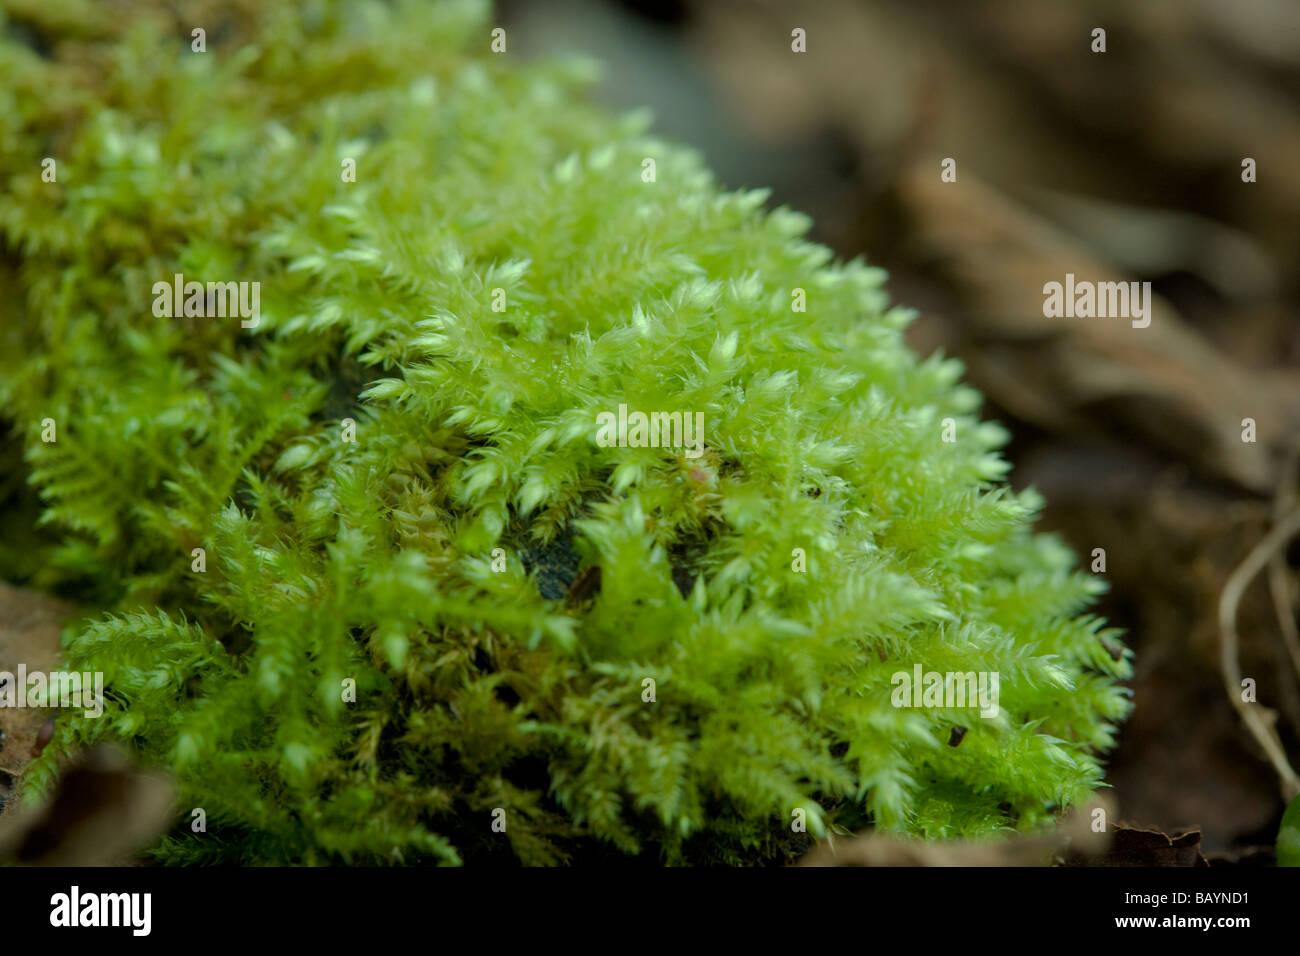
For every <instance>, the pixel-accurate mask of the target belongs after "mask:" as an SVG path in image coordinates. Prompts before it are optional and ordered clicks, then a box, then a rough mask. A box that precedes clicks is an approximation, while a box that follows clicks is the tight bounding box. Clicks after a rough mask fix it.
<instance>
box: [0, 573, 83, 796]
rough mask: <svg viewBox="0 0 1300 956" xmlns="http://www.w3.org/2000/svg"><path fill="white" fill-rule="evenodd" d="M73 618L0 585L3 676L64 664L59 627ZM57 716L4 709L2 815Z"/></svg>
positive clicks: (42, 599)
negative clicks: (22, 668)
mask: <svg viewBox="0 0 1300 956" xmlns="http://www.w3.org/2000/svg"><path fill="white" fill-rule="evenodd" d="M71 613H72V609H71V608H70V607H69V606H68V605H66V604H63V603H62V602H60V601H56V600H54V599H53V598H50V597H46V596H45V595H43V594H36V593H33V592H30V591H21V590H19V589H18V588H14V587H10V586H9V585H8V584H5V583H3V582H0V672H7V673H9V674H16V672H17V670H18V665H19V664H25V665H26V666H27V669H28V670H29V671H35V670H40V671H47V670H52V669H54V668H56V667H57V663H58V660H59V628H60V626H61V625H62V623H63V621H64V620H65V619H66V618H67V617H68V616H69V615H70V614H71ZM52 713H53V711H50V710H46V709H38V708H17V707H0V815H3V814H4V813H5V812H6V809H7V808H8V807H9V805H10V804H11V803H12V802H14V801H13V800H12V793H13V791H14V790H16V789H17V788H16V783H17V780H18V778H19V777H21V776H22V772H23V768H24V767H26V766H27V764H28V762H29V761H31V759H32V757H34V756H35V755H36V753H37V751H38V749H39V747H38V739H39V738H40V734H41V728H42V727H43V726H44V724H45V722H46V721H47V720H48V719H49V718H50V715H51V714H52Z"/></svg>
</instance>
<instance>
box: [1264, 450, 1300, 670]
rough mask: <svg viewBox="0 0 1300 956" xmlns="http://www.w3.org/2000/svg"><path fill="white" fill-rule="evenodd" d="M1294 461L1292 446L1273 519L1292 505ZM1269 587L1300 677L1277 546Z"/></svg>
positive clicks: (1299, 633)
mask: <svg viewBox="0 0 1300 956" xmlns="http://www.w3.org/2000/svg"><path fill="white" fill-rule="evenodd" d="M1297 461H1300V454H1298V453H1297V450H1296V449H1294V448H1293V449H1291V453H1290V454H1289V455H1287V458H1286V462H1285V464H1283V466H1282V482H1281V484H1280V485H1279V486H1278V492H1277V499H1276V501H1275V503H1274V510H1273V519H1274V520H1275V521H1280V520H1281V519H1282V516H1283V515H1285V514H1286V513H1287V512H1288V511H1290V510H1291V509H1292V508H1294V507H1295V487H1296V465H1297ZM1268 589H1269V593H1270V594H1271V595H1272V597H1273V609H1274V610H1275V611H1277V622H1278V625H1279V626H1280V627H1281V628H1282V640H1283V641H1284V642H1285V643H1286V649H1287V653H1288V654H1290V655H1291V664H1292V666H1293V667H1294V668H1295V672H1296V677H1297V678H1300V630H1298V629H1297V628H1296V622H1295V598H1294V596H1293V595H1292V593H1291V579H1290V578H1289V577H1288V574H1287V567H1286V560H1285V558H1284V556H1283V554H1282V549H1280V548H1279V549H1278V550H1277V551H1275V552H1273V557H1272V559H1271V560H1270V561H1269V563H1268Z"/></svg>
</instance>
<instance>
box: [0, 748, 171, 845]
mask: <svg viewBox="0 0 1300 956" xmlns="http://www.w3.org/2000/svg"><path fill="white" fill-rule="evenodd" d="M174 804H175V796H174V791H173V788H172V785H171V783H170V782H169V781H168V780H167V779H166V778H165V777H163V776H161V775H159V774H151V773H143V772H141V771H139V770H136V769H133V768H132V767H131V766H130V764H129V763H128V762H127V759H126V758H125V757H124V756H123V755H122V754H121V752H120V751H118V750H116V749H113V748H110V747H96V748H95V749H94V750H91V751H89V752H87V753H85V754H82V755H81V756H80V757H78V758H77V759H76V760H75V761H74V762H73V763H72V764H71V765H70V766H68V767H67V769H65V770H64V772H63V774H62V775H61V776H60V778H59V782H58V784H57V785H56V786H55V790H54V793H53V794H52V795H51V797H50V798H49V799H48V800H47V801H46V802H45V803H44V804H43V805H42V806H39V807H36V806H29V805H24V806H22V807H19V808H18V810H17V811H16V812H14V813H10V814H6V815H5V817H4V818H3V819H0V864H4V863H18V864H23V865H30V866H121V865H123V864H125V863H128V862H129V861H130V860H131V858H132V856H133V854H135V853H136V852H137V851H138V850H139V849H140V848H141V847H143V846H147V845H148V844H150V843H152V842H153V841H155V840H156V839H158V837H160V836H161V835H162V834H163V833H164V832H166V830H167V828H168V827H169V826H170V825H171V823H172V821H173V819H174V818H175V812H176V811H175V805H174Z"/></svg>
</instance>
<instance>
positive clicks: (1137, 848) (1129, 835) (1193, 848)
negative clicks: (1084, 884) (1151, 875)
mask: <svg viewBox="0 0 1300 956" xmlns="http://www.w3.org/2000/svg"><path fill="white" fill-rule="evenodd" d="M1101 862H1102V864H1103V865H1105V866H1197V867H1205V866H1209V865H1210V864H1209V863H1208V862H1207V861H1206V859H1205V857H1204V856H1203V855H1202V854H1201V831H1200V830H1199V829H1198V828H1196V827H1192V828H1190V829H1187V830H1179V831H1177V832H1175V833H1173V834H1167V833H1162V832H1161V831H1160V830H1157V829H1155V828H1154V827H1136V826H1130V825H1128V824H1125V823H1121V824H1119V825H1118V826H1117V827H1116V828H1115V840H1114V843H1113V845H1112V846H1111V850H1110V852H1109V853H1107V854H1106V857H1105V859H1104V860H1102V861H1101Z"/></svg>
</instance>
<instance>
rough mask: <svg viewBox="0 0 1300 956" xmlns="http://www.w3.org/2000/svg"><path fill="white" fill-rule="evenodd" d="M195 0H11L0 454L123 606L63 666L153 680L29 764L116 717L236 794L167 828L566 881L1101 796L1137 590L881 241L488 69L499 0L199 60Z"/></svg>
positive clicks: (54, 557) (401, 15) (1, 224)
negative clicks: (1018, 446) (1019, 451)
mask: <svg viewBox="0 0 1300 956" xmlns="http://www.w3.org/2000/svg"><path fill="white" fill-rule="evenodd" d="M171 8H172V5H171V4H164V3H158V4H156V5H149V4H142V5H139V8H138V10H137V12H136V13H135V14H134V15H133V16H131V17H121V16H119V15H118V14H117V13H115V12H112V11H110V10H109V9H108V8H104V9H100V8H99V7H98V6H87V5H85V4H80V3H74V2H70V0H43V2H42V3H41V4H39V5H37V4H32V5H26V4H13V5H12V6H11V9H10V21H9V23H8V24H7V25H5V26H4V28H3V40H2V41H0V72H3V73H5V74H6V75H7V76H10V77H12V82H9V83H7V84H6V86H5V89H4V91H3V92H2V93H0V134H2V135H3V139H4V141H5V142H6V143H7V144H9V146H8V147H7V148H6V150H5V152H4V154H3V156H2V157H0V182H2V183H3V187H2V188H3V190H4V199H3V202H0V244H2V258H0V286H3V287H5V288H8V289H12V290H16V293H15V294H14V295H12V296H7V297H5V298H4V300H3V301H0V309H3V310H4V313H3V323H2V326H0V328H2V331H0V337H2V338H0V344H2V345H3V347H2V348H0V414H2V415H3V416H4V418H5V419H7V420H8V422H9V424H10V426H11V428H12V431H13V433H14V434H15V435H16V436H20V437H21V439H22V441H23V442H24V455H23V459H22V461H21V462H20V461H19V459H18V456H17V455H13V454H9V453H6V454H4V455H0V468H3V469H4V473H3V474H0V488H4V489H6V494H10V495H11V496H13V497H14V498H16V499H17V498H21V497H22V496H21V495H20V494H19V491H14V490H12V489H15V488H18V487H19V483H18V482H16V481H15V476H16V474H17V472H16V469H21V470H22V475H23V476H24V477H25V479H26V480H27V481H28V482H30V484H31V485H32V486H33V487H34V488H35V489H36V490H37V491H38V492H39V494H40V504H39V508H36V507H33V506H31V504H30V503H29V504H28V505H27V506H26V507H23V508H19V507H17V506H15V508H14V509H13V515H19V516H26V517H25V519H24V521H21V522H17V523H18V524H20V525H23V527H22V528H20V529H16V530H15V532H14V533H15V535H16V536H17V535H21V539H22V540H23V542H24V543H23V546H22V547H21V549H20V548H17V547H11V548H5V549H3V550H0V570H3V573H4V574H5V575H7V576H9V577H11V578H15V579H22V580H26V581H29V582H31V583H35V584H37V585H39V586H41V587H44V588H47V589H51V590H64V591H72V592H75V593H78V594H79V595H80V596H81V598H82V600H83V601H85V602H88V603H91V604H94V605H97V606H98V607H97V610H96V611H95V613H94V614H93V615H92V616H91V617H90V618H89V619H88V620H87V621H85V622H84V623H82V624H80V625H78V626H77V627H75V628H74V629H72V631H71V632H70V634H69V635H68V638H67V642H66V652H67V657H68V659H69V661H70V664H71V666H75V667H76V668H77V669H79V670H98V671H103V672H104V674H105V678H106V684H107V686H108V696H109V701H108V704H107V710H106V713H105V716H104V717H103V718H101V719H99V720H90V719H74V718H73V717H71V716H68V717H65V718H63V719H61V720H60V723H59V731H58V735H57V737H56V741H55V745H53V746H51V747H50V748H47V750H46V752H45V754H44V755H43V757H42V758H41V759H40V760H39V761H38V762H37V764H35V765H34V767H33V770H32V772H31V773H30V774H29V775H28V784H29V785H30V786H33V787H35V788H36V789H40V788H41V787H42V786H45V785H47V784H48V781H49V779H50V776H51V775H52V774H53V772H54V770H55V765H56V760H57V757H58V754H59V753H62V752H66V751H67V750H69V749H70V748H73V747H75V746H78V745H80V744H83V743H85V742H88V741H93V740H97V739H101V738H113V739H116V740H120V741H124V742H126V743H128V744H129V745H130V746H131V747H132V749H133V750H134V751H135V752H136V754H137V755H138V757H139V758H140V759H142V760H144V761H147V762H149V763H153V764H158V765H163V766H166V767H168V768H170V769H171V770H172V771H173V772H174V773H175V775H176V776H177V779H178V781H179V785H180V787H181V788H182V794H183V801H184V804H183V805H184V806H185V807H202V808H203V809H204V810H205V811H206V813H207V818H208V831H207V833H204V834H195V833H193V832H191V830H190V827H189V816H188V814H187V815H186V817H185V819H184V820H183V821H182V822H181V823H180V824H179V825H178V828H177V830H176V831H175V832H174V834H173V835H172V836H171V837H169V838H168V839H167V840H166V841H165V842H164V843H163V844H161V845H160V846H158V847H156V848H155V850H154V853H155V855H156V856H157V858H158V859H160V860H162V861H165V862H176V863H181V862H185V863H189V862H203V861H214V860H226V861H240V862H259V863H260V862H285V861H292V862H308V863H323V862H338V861H353V862H375V861H389V862H407V863H410V862H420V861H438V862H446V863H454V862H458V861H463V860H469V861H474V860H480V859H481V860H495V859H506V858H509V859H516V860H519V861H522V862H524V863H529V864H549V863H558V862H564V861H575V860H576V861H582V860H608V859H611V858H623V857H637V858H639V859H642V860H646V861H652V862H654V861H667V862H706V861H707V862H728V863H761V862H771V861H779V860H784V859H788V858H790V856H791V855H793V854H795V853H797V852H799V851H800V850H801V849H802V848H803V847H804V846H806V841H807V840H808V839H809V838H810V837H811V836H816V835H819V834H821V833H824V832H826V831H827V830H828V829H830V828H832V827H836V828H856V827H861V826H865V825H874V826H876V827H878V828H881V829H886V830H894V831H904V832H910V833H915V834H919V835H922V836H927V837H948V836H955V835H978V834H986V833H990V832H993V831H996V830H999V829H1003V828H1008V827H1020V828H1028V827H1034V826H1037V825H1040V824H1042V823H1044V822H1045V821H1047V820H1049V819H1050V818H1051V816H1052V814H1053V812H1055V811H1056V810H1059V809H1060V808H1063V807H1067V806H1069V805H1071V804H1076V803H1078V802H1079V801H1081V800H1082V799H1084V798H1085V797H1086V796H1087V795H1088V794H1089V793H1090V792H1091V791H1092V790H1094V789H1095V788H1096V787H1098V786H1099V785H1101V782H1102V769H1101V765H1100V763H1099V757H1098V754H1099V753H1101V752H1103V751H1104V750H1105V749H1106V748H1107V747H1108V746H1110V744H1111V742H1112V735H1113V733H1114V725H1115V723H1116V721H1118V720H1119V719H1120V718H1122V717H1123V715H1124V714H1125V712H1126V709H1127V706H1128V704H1127V699H1126V697H1125V695H1124V692H1123V690H1122V688H1121V687H1120V686H1119V685H1118V683H1117V680H1118V679H1120V678H1122V677H1124V676H1125V675H1126V674H1127V668H1128V663H1127V658H1126V656H1121V657H1120V659H1118V660H1116V659H1115V658H1113V657H1112V655H1111V654H1109V653H1108V652H1107V650H1106V647H1105V646H1104V645H1103V641H1102V640H1101V638H1103V637H1104V638H1106V639H1108V640H1109V639H1111V635H1110V634H1109V632H1108V631H1107V630H1106V629H1105V628H1104V626H1103V624H1102V622H1101V621H1099V620H1098V619H1096V618H1095V617H1092V616H1088V615H1087V614H1086V613H1085V609H1086V607H1087V606H1088V604H1089V603H1090V601H1091V600H1092V599H1093V597H1094V596H1095V595H1096V594H1097V593H1098V591H1099V590H1100V585H1099V584H1098V583H1097V582H1096V580H1095V579H1093V578H1091V577H1088V576H1085V575H1082V574H1080V573H1078V572H1076V571H1075V570H1073V567H1074V561H1073V557H1072V556H1071V554H1070V553H1069V551H1068V550H1067V549H1066V548H1065V547H1064V546H1063V545H1062V544H1060V543H1059V542H1058V541H1056V540H1054V539H1052V538H1049V537H1043V536H1038V535H1035V534H1034V533H1033V532H1032V530H1031V525H1032V521H1033V518H1034V515H1035V512H1036V510H1037V509H1038V507H1039V504H1040V503H1039V501H1038V499H1037V498H1036V496H1035V495H1034V494H1032V493H1028V492H1027V493H1019V494H1017V493H1014V492H1012V491H1011V490H1010V489H1009V488H1008V487H1007V486H1006V485H1005V483H1004V475H1005V472H1006V464H1005V462H1004V461H1003V460H1002V459H1001V457H1000V456H999V454H998V448H999V446H1000V445H1001V444H1002V443H1003V441H1004V439H1005V436H1004V433H1003V432H1002V430H1001V429H999V428H997V427H996V426H993V425H990V424H986V423H985V424H981V423H980V421H979V419H978V409H979V396H978V395H977V394H976V393H975V392H974V391H973V390H971V389H970V388H968V387H965V386H963V385H961V384H960V381H959V379H960V368H959V366H958V365H957V364H956V363H955V362H953V361H950V360H946V359H943V358H942V357H934V358H930V359H925V360H922V359H919V358H918V357H916V356H915V355H913V354H912V353H911V352H909V351H908V349H907V347H906V346H905V344H904V342H903V339H902V332H903V329H904V328H905V326H906V324H907V322H908V320H909V318H910V315H909V313H908V312H907V311H905V310H902V309H898V308H893V307H891V306H890V304H889V301H888V297H887V295H886V293H885V292H884V291H883V282H884V275H883V274H882V273H881V272H880V271H879V270H877V269H874V268H871V267H869V266H867V265H865V264H863V263H861V262H853V263H847V264H840V263H834V262H832V257H831V255H830V254H829V252H828V251H827V250H825V249H823V248H821V247H819V246H817V245H814V244H811V243H809V242H807V241H806V240H805V239H804V238H803V236H804V234H805V232H806V229H807V225H808V223H807V220H806V219H805V218H804V217H803V216H801V215H799V214H797V213H794V212H792V211H789V210H786V209H778V210H775V211H770V212H768V211H764V210H763V204H764V201H765V198H766V197H765V196H764V195H763V194H762V193H728V192H725V191H722V190H720V189H719V187H718V186H717V185H716V184H715V183H714V182H713V181H712V179H711V177H710V175H709V173H708V172H707V170H706V169H705V168H704V167H703V166H702V164H701V162H700V160H699V159H698V158H697V157H696V156H695V155H694V154H692V153H691V152H689V151H687V150H684V149H681V148H679V147H676V146H671V145H668V144H665V143H662V142H659V141H657V140H655V139H654V138H652V137H650V136H649V135H648V134H647V133H646V132H645V124H644V120H643V119H641V118H638V117H630V118H623V119H615V118H610V117H608V116H606V115H604V114H603V113H601V112H600V111H598V110H596V109H594V108H592V107H589V106H588V105H587V104H586V102H585V99H584V96H583V93H582V88H583V86H584V85H585V83H586V70H585V68H583V67H581V66H579V65H576V64H574V63H571V62H567V61H566V62H553V63H538V64H529V65H521V64H520V63H519V62H518V61H517V59H516V58H515V57H513V56H512V55H509V54H507V55H493V54H492V53H490V52H489V31H490V29H491V27H492V23H491V21H490V20H489V18H488V16H487V11H486V10H485V9H484V8H483V7H482V6H481V5H479V4H474V3H439V4H436V5H434V6H432V7H430V6H428V5H425V4H407V3H398V4H395V5H389V4H379V3H346V4H344V3H339V4H326V3H311V2H295V3H281V4H268V5H265V6H264V7H263V6H259V5H254V4H247V5H243V4H240V5H236V10H237V11H238V14H239V15H238V16H237V17H234V18H233V19H232V18H224V19H222V20H221V22H220V24H214V26H213V29H211V30H210V31H209V36H210V39H209V43H210V44H211V45H210V47H209V49H208V51H207V52H206V53H201V54H200V53H195V52H192V50H191V49H190V47H189V36H190V31H191V29H192V28H193V27H194V26H198V25H202V21H200V20H198V19H195V17H198V16H202V15H203V13H202V12H200V13H198V14H194V15H193V16H190V17H188V18H187V17H184V16H175V15H173V14H172V13H171V12H169V11H170V10H171ZM196 9H198V10H199V11H205V10H207V9H209V8H208V7H206V6H204V5H202V4H199V5H198V6H197V7H196ZM213 16H216V14H213ZM218 26H219V27H220V29H217V27H218ZM32 36H38V37H40V38H42V48H43V49H45V50H46V54H45V55H41V53H39V52H37V51H34V50H33V48H32V46H31V45H30V42H29V41H30V38H31V37H32ZM218 40H220V42H218ZM46 155H50V156H54V157H56V158H57V161H58V166H57V170H58V179H57V182H54V183H47V182H42V179H41V160H42V159H43V158H44V157H45V156H46ZM646 158H653V159H654V160H655V162H656V177H655V180H654V181H653V182H647V181H646V180H645V178H644V177H643V175H642V171H643V160H645V159H646ZM346 159H353V160H355V162H356V170H357V175H356V181H355V182H346V181H344V177H343V176H342V175H341V169H342V164H343V161H344V160H346ZM176 273H183V274H184V275H185V277H186V278H187V279H190V280H198V281H205V280H206V281H227V280H230V281H247V282H253V281H256V282H258V283H260V294H261V309H260V322H259V323H258V324H257V326H256V327H255V328H243V327H241V324H240V322H239V321H238V320H237V319H236V318H231V317H226V318H221V317H212V316H202V317H189V318H183V317H182V318H166V317H156V316H155V315H154V313H153V310H152V308H151V305H152V303H151V299H152V291H151V290H152V289H153V286H154V283H156V282H159V281H162V282H169V281H171V278H172V277H173V276H174V275H175V274H176ZM498 289H499V290H503V291H504V296H505V310H504V311H494V308H493V307H494V305H500V304H501V299H500V295H499V294H498V295H496V296H494V290H498ZM796 289H802V290H804V293H805V294H806V297H807V311H806V312H797V311H794V310H793V309H792V301H793V300H792V296H793V294H794V290H796ZM620 404H626V405H628V406H629V407H630V408H632V409H640V410H645V411H653V410H684V411H687V412H689V413H695V412H699V413H703V415H704V421H705V423H706V424H705V431H704V443H703V453H702V454H701V455H700V456H699V457H691V456H690V455H689V454H688V452H689V449H683V448H671V447H670V448H635V447H618V446H613V447H606V446H605V445H604V444H602V443H600V442H598V441H597V440H596V438H597V427H596V423H597V421H598V416H599V415H600V414H601V413H602V412H608V411H612V410H615V409H617V408H618V406H619V405H620ZM46 419H53V420H54V422H55V423H56V424H57V429H58V432H57V441H55V442H47V441H43V440H42V434H41V433H42V422H43V421H44V420H46ZM344 419H346V420H349V421H351V422H353V423H354V425H355V435H356V440H355V442H349V441H345V440H344V437H345V429H346V428H347V427H348V426H347V421H344ZM945 419H951V420H952V422H951V423H950V424H951V425H952V426H953V427H955V436H956V439H957V440H956V441H952V442H945V441H944V440H943V437H944V430H945V429H944V426H945V423H944V420H945ZM38 511H39V519H40V522H41V530H40V537H39V539H37V538H36V537H35V535H36V532H35V531H34V530H33V527H32V526H33V523H34V522H35V520H36V517H37V512H38ZM7 523H14V521H13V519H12V516H11V519H10V520H9V521H8V522H7ZM14 540H18V538H17V537H16V538H15V539H14ZM37 541H39V543H35V542H37ZM195 548H203V549H204V551H205V553H206V570H205V571H203V572H201V573H199V572H196V571H194V570H192V554H193V550H194V549H195ZM496 549H500V550H499V551H497V550H496ZM795 549H802V552H803V553H804V554H805V555H806V563H807V566H806V570H805V571H801V570H797V569H796V568H797V564H796V556H797V554H798V553H799V552H796V550H795ZM494 552H495V553H494ZM501 568H504V570H499V569H501ZM915 664H922V665H923V666H924V667H925V668H927V669H929V670H935V671H979V672H985V671H987V672H997V673H998V674H999V675H1000V678H1001V685H1000V686H1001V696H1000V704H1001V707H1000V710H999V713H998V716H997V717H995V718H992V719H981V718H979V717H978V716H976V715H974V714H972V712H971V711H970V710H966V709H955V708H951V707H949V708H945V707H923V708H900V707H895V706H893V703H892V701H891V698H892V691H893V686H892V675H894V674H895V673H897V672H900V671H906V672H910V671H911V668H912V667H913V666H914V665H915ZM647 679H652V680H653V681H654V682H655V699H654V701H653V702H648V701H646V700H644V699H643V692H644V691H643V689H644V688H645V687H646V686H647V685H646V684H645V683H644V682H645V681H646V680H647ZM347 681H355V686H356V699H355V702H350V701H346V700H345V699H344V697H345V694H344V693H343V692H342V690H341V688H344V687H345V686H346V682H347ZM956 727H964V728H965V733H964V735H961V734H958V733H954V728H956ZM954 739H956V741H957V743H956V744H953V743H952V741H953V740H954ZM498 808H499V809H503V810H505V820H506V822H507V827H506V831H505V833H497V832H494V830H493V829H492V820H493V811H494V810H497V809H498ZM800 809H801V810H803V812H804V814H805V815H806V818H807V820H808V829H809V831H810V832H809V834H808V835H806V836H805V835H802V834H799V833H794V832H792V828H791V820H792V817H793V816H794V815H795V814H794V811H795V810H800Z"/></svg>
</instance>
